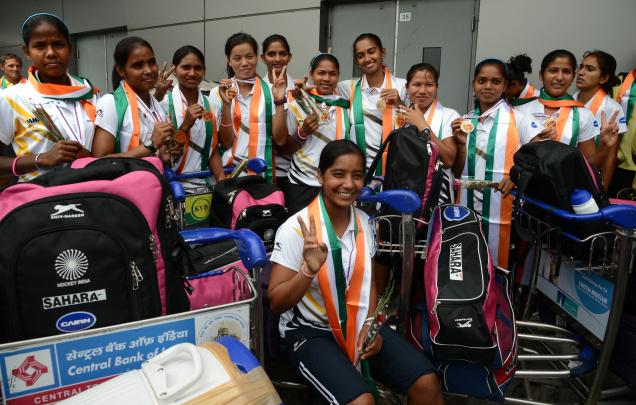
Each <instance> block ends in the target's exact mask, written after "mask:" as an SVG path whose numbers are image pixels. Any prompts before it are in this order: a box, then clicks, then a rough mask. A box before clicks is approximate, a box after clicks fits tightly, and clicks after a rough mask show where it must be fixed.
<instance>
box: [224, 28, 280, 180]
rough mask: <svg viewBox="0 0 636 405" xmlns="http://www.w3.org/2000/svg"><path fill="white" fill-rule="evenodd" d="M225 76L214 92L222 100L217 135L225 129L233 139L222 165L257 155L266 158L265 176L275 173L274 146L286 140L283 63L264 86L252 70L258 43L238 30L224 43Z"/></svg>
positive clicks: (272, 178)
mask: <svg viewBox="0 0 636 405" xmlns="http://www.w3.org/2000/svg"><path fill="white" fill-rule="evenodd" d="M225 56H226V57H227V64H228V76H229V77H230V79H224V80H221V83H220V84H219V87H218V90H217V91H218V95H219V97H220V99H221V100H222V103H223V104H222V105H223V107H222V112H221V120H220V121H221V124H220V125H221V129H220V130H219V134H220V137H222V138H225V137H226V133H229V134H231V135H230V136H232V137H234V143H233V145H232V147H231V148H230V149H228V150H227V151H226V152H225V154H224V155H223V165H224V166H231V165H236V164H238V163H240V162H241V161H242V160H244V159H252V158H261V159H264V160H265V162H267V171H266V173H265V178H266V179H267V180H268V181H270V182H273V181H274V179H275V177H276V168H275V166H274V164H275V162H274V147H275V146H284V145H285V143H286V142H287V125H286V122H285V121H286V119H285V116H286V114H285V103H286V102H287V99H286V93H287V84H286V83H285V77H286V76H285V72H286V71H287V68H286V67H283V68H282V69H281V71H280V73H276V72H275V71H273V72H272V79H273V83H272V86H271V87H270V86H268V85H267V84H266V83H265V82H264V81H263V79H261V77H260V76H258V75H257V74H256V64H257V63H258V44H257V43H256V40H255V39H254V38H253V37H252V36H251V35H249V34H245V33H238V34H234V35H232V36H231V37H229V38H228V39H227V41H226V43H225Z"/></svg>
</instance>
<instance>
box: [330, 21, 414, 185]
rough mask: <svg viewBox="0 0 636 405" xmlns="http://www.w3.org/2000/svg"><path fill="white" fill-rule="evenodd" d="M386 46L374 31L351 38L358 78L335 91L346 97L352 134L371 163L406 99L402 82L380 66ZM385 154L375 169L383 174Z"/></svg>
mask: <svg viewBox="0 0 636 405" xmlns="http://www.w3.org/2000/svg"><path fill="white" fill-rule="evenodd" d="M385 55H386V49H384V48H383V47H382V41H381V40H380V38H379V37H378V36H377V35H375V34H368V33H367V34H361V35H360V36H358V38H356V39H355V41H353V59H354V61H355V63H356V64H357V65H358V67H359V68H360V70H361V71H362V77H361V78H360V79H358V80H345V81H343V82H340V83H339V84H338V94H341V95H342V96H343V97H347V98H349V100H350V101H351V110H350V112H349V118H350V120H351V125H352V128H351V130H352V137H353V139H354V140H355V141H356V143H357V144H358V146H360V148H361V149H362V152H363V153H364V154H365V156H366V157H367V162H366V164H367V167H369V166H370V165H371V162H373V159H374V158H375V155H376V154H377V153H378V151H379V149H380V145H382V142H383V141H384V140H385V139H386V137H387V136H388V135H389V133H390V132H391V131H392V130H393V129H395V128H396V127H397V122H396V121H397V107H398V106H399V105H401V104H404V103H405V101H406V98H407V94H406V81H405V80H404V79H399V78H397V77H395V76H393V75H392V74H391V73H390V72H389V69H388V68H387V67H386V66H385V65H384V56H385ZM386 154H387V152H385V153H384V154H383V155H384V156H383V159H382V162H381V164H379V165H378V167H377V169H376V174H377V175H384V167H385V163H386Z"/></svg>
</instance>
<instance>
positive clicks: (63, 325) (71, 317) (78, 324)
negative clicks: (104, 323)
mask: <svg viewBox="0 0 636 405" xmlns="http://www.w3.org/2000/svg"><path fill="white" fill-rule="evenodd" d="M95 322H97V318H96V317H95V315H93V314H91V313H90V312H84V311H77V312H70V313H68V314H66V315H62V316H61V317H59V318H58V319H57V322H55V327H56V328H57V330H59V331H60V332H65V333H70V332H77V331H78V330H84V329H88V328H90V327H91V326H93V325H95Z"/></svg>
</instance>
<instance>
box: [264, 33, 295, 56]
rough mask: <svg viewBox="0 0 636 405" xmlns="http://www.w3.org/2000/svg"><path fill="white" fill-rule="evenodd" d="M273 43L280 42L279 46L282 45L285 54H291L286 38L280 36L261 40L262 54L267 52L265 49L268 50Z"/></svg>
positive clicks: (276, 35)
mask: <svg viewBox="0 0 636 405" xmlns="http://www.w3.org/2000/svg"><path fill="white" fill-rule="evenodd" d="M274 42H280V43H281V44H283V48H285V50H286V51H287V52H289V53H291V50H290V48H289V42H287V38H285V37H284V36H282V35H280V34H272V35H270V36H268V37H267V38H265V39H264V40H263V54H265V52H267V49H268V48H269V46H270V45H271V44H273V43H274Z"/></svg>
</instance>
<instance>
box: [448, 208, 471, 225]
mask: <svg viewBox="0 0 636 405" xmlns="http://www.w3.org/2000/svg"><path fill="white" fill-rule="evenodd" d="M468 215H470V211H468V208H466V207H462V206H460V205H449V206H448V207H446V208H444V218H446V219H447V220H449V221H461V220H462V219H464V218H466V217H467V216H468Z"/></svg>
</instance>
